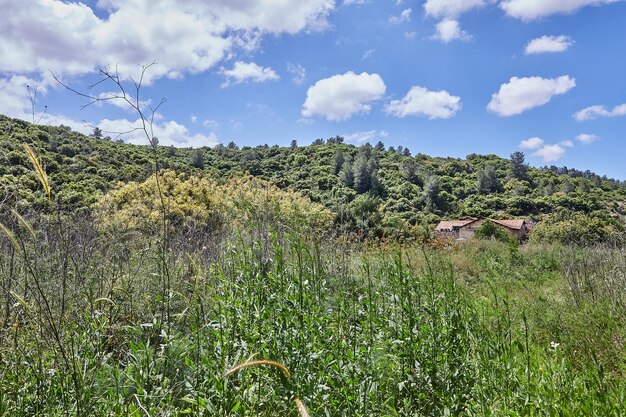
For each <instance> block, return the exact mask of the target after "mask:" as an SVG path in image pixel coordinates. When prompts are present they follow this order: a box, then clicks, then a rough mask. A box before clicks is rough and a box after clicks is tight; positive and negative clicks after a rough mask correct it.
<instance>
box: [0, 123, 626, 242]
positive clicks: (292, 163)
mask: <svg viewBox="0 0 626 417" xmlns="http://www.w3.org/2000/svg"><path fill="white" fill-rule="evenodd" d="M23 143H27V144H29V145H30V146H31V147H32V148H33V149H34V151H35V152H36V153H37V155H39V157H40V159H41V160H42V162H43V164H44V165H45V169H46V171H47V173H48V175H49V177H50V180H51V182H52V185H53V187H52V188H53V199H54V200H55V201H56V207H60V208H61V209H62V210H64V211H67V212H76V211H84V210H89V207H91V205H92V204H93V203H94V202H96V201H97V199H98V198H99V196H101V195H103V194H104V193H106V192H107V191H108V190H110V189H112V188H113V187H115V186H116V185H117V184H118V183H119V182H128V181H142V180H145V179H146V178H147V177H148V176H149V174H150V173H151V172H153V170H154V167H155V161H158V166H159V168H169V169H173V170H175V171H177V172H183V173H189V174H193V175H202V176H206V177H209V178H211V179H213V180H216V181H218V182H223V181H226V180H227V179H229V178H232V177H238V176H242V175H246V174H248V175H252V176H255V177H259V178H261V179H265V180H269V181H271V182H273V183H275V184H276V185H277V186H278V187H280V188H286V189H289V190H292V191H296V192H299V193H301V194H303V195H304V196H306V197H309V198H310V199H311V200H312V201H313V202H319V203H321V204H323V205H325V206H326V207H327V208H329V209H330V210H331V211H332V212H333V213H334V215H335V218H336V223H337V225H338V226H339V227H341V228H344V229H347V230H350V231H354V232H359V234H360V235H361V236H369V237H399V236H406V235H407V234H411V233H412V231H413V230H414V228H415V227H416V226H419V225H421V224H425V223H428V224H432V223H434V222H436V221H437V220H438V219H440V218H446V217H447V218H453V217H459V216H493V217H512V216H515V217H520V216H521V217H532V218H536V219H539V218H542V216H545V215H548V214H551V213H553V214H552V216H553V217H554V216H558V217H559V219H561V220H563V219H564V218H567V219H570V220H571V215H570V214H571V213H578V215H580V214H582V215H584V216H585V218H586V219H587V220H589V219H591V220H597V221H601V222H602V224H603V225H610V226H611V227H615V228H619V227H621V225H622V224H623V216H624V213H626V183H624V182H623V181H618V180H613V179H609V178H606V177H601V176H598V175H596V174H594V173H592V172H589V171H585V172H582V171H578V170H573V169H568V168H560V167H555V166H552V167H544V168H542V169H536V168H531V167H528V166H527V164H525V163H524V161H523V158H521V159H519V158H520V157H521V156H522V155H521V154H519V153H518V154H517V157H518V160H517V163H514V162H513V161H511V160H509V159H503V158H501V157H498V156H495V155H484V156H483V155H476V154H471V155H468V156H467V157H466V159H456V158H435V157H429V156H427V155H423V154H417V155H414V156H412V155H411V154H410V152H409V151H408V149H402V148H399V149H393V148H386V147H385V146H384V145H383V144H382V143H378V144H376V145H374V146H372V145H369V144H365V145H363V146H360V147H357V146H354V145H350V144H346V143H343V139H342V138H341V137H336V138H330V139H328V140H322V139H318V140H316V141H315V142H314V143H313V144H312V145H309V146H297V144H295V143H294V144H292V146H291V147H278V146H267V145H263V146H257V147H254V148H251V147H243V148H239V147H237V146H236V145H235V144H234V143H231V144H229V145H228V146H222V145H219V146H217V147H215V148H203V149H198V150H193V149H176V148H173V147H164V146H159V147H157V148H151V147H150V146H136V145H130V144H125V143H122V142H121V141H111V140H107V139H102V138H94V137H89V136H85V135H82V134H79V133H76V132H74V131H72V130H71V129H69V128H67V127H63V126H60V127H51V126H34V125H31V124H29V123H27V122H24V121H21V120H16V119H10V118H8V117H5V116H0V201H3V200H7V201H12V202H14V203H16V204H17V205H18V206H20V207H22V208H26V206H28V207H33V208H37V209H40V208H45V207H46V206H47V205H49V204H50V203H49V202H48V201H47V200H46V199H45V198H44V193H43V190H42V189H41V186H40V184H39V181H38V180H37V177H36V175H35V173H34V172H33V171H32V166H31V165H30V162H29V161H28V158H27V157H26V155H25V153H24V151H23V149H22V146H21V144H23ZM8 205H10V206H13V204H8ZM568 216H569V217H568Z"/></svg>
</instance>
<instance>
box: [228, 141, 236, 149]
mask: <svg viewBox="0 0 626 417" xmlns="http://www.w3.org/2000/svg"><path fill="white" fill-rule="evenodd" d="M226 147H227V148H228V149H239V146H237V144H236V143H235V142H233V141H232V140H231V141H230V142H228V145H226Z"/></svg>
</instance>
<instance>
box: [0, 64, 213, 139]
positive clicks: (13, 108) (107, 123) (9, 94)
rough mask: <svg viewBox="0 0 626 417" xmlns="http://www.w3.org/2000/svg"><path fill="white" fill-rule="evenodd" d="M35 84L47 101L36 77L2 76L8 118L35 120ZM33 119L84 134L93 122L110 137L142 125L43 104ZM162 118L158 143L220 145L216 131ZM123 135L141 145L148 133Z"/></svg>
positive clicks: (0, 105)
mask: <svg viewBox="0 0 626 417" xmlns="http://www.w3.org/2000/svg"><path fill="white" fill-rule="evenodd" d="M36 85H37V86H38V95H39V97H40V99H39V100H38V102H41V101H43V102H45V93H46V91H47V90H46V84H45V83H44V84H37V80H34V79H31V78H28V77H24V76H21V75H14V76H11V77H9V78H4V79H0V113H1V114H5V115H7V116H9V117H15V118H19V119H23V120H28V121H32V119H33V115H32V107H31V103H30V99H29V95H28V89H27V86H31V87H32V88H33V89H34V88H35V86H36ZM109 103H111V104H118V103H120V100H112V101H110V102H109ZM120 107H122V108H126V107H125V106H123V105H120ZM34 118H35V121H36V122H37V123H39V124H44V125H51V126H59V125H64V126H68V127H70V128H72V129H73V130H75V131H77V132H81V133H84V134H89V133H91V132H92V131H93V126H94V125H96V126H98V127H99V128H100V129H102V130H103V131H104V132H110V133H105V134H109V135H111V136H115V135H116V134H117V133H121V132H128V131H130V130H133V129H134V128H136V127H140V126H141V123H140V120H135V121H129V120H126V119H117V120H108V119H105V120H102V121H100V122H97V123H93V124H90V123H86V122H84V121H78V120H73V119H70V118H68V117H66V116H63V115H61V114H55V113H48V112H44V108H43V106H42V105H40V104H37V103H36V108H35V116H34ZM160 119H162V116H161V115H156V122H155V123H154V133H155V136H156V137H158V138H159V143H160V144H162V145H174V146H179V147H189V146H194V147H197V146H214V145H215V144H217V137H216V136H215V134H213V133H211V134H209V135H202V134H191V133H190V132H189V130H188V129H187V128H186V127H185V126H184V125H182V124H179V123H177V122H174V121H170V122H161V121H160ZM115 132H117V133H115ZM122 138H123V139H124V140H128V141H129V142H131V143H136V144H141V145H146V144H147V140H146V136H145V134H144V133H143V131H139V130H136V131H134V132H131V133H128V134H127V135H123V136H122Z"/></svg>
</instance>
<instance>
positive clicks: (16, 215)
mask: <svg viewBox="0 0 626 417" xmlns="http://www.w3.org/2000/svg"><path fill="white" fill-rule="evenodd" d="M11 212H12V213H13V214H14V215H15V217H16V218H17V220H19V222H20V223H21V224H22V226H24V227H25V228H26V230H28V234H29V235H30V236H31V237H32V238H33V239H37V236H36V235H35V231H34V230H33V228H32V226H31V225H30V223H28V221H27V220H26V219H25V218H24V217H22V215H21V214H20V213H18V212H17V211H15V209H12V210H11Z"/></svg>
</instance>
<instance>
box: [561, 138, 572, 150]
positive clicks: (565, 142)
mask: <svg viewBox="0 0 626 417" xmlns="http://www.w3.org/2000/svg"><path fill="white" fill-rule="evenodd" d="M559 145H561V146H563V147H565V148H573V147H574V142H572V141H571V140H569V139H566V140H562V141H560V142H559Z"/></svg>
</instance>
